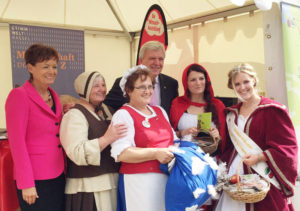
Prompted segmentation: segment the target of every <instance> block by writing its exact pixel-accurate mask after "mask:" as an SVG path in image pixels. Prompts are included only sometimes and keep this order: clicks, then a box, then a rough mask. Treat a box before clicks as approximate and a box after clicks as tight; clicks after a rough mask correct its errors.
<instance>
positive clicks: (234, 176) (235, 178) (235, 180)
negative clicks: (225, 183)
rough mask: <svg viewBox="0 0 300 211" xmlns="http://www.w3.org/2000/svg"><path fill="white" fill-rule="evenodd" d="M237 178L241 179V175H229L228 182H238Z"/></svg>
mask: <svg viewBox="0 0 300 211" xmlns="http://www.w3.org/2000/svg"><path fill="white" fill-rule="evenodd" d="M238 180H239V181H241V177H240V176H237V175H236V174H234V175H232V176H231V177H230V179H229V182H230V183H231V184H236V183H237V182H238Z"/></svg>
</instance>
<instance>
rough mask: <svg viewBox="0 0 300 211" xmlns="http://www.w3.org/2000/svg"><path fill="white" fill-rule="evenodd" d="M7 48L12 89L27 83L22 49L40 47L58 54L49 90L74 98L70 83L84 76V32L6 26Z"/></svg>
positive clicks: (14, 25)
mask: <svg viewBox="0 0 300 211" xmlns="http://www.w3.org/2000/svg"><path fill="white" fill-rule="evenodd" d="M9 29H10V46H11V62H12V78H13V87H17V86H21V85H22V84H23V83H24V82H25V81H26V80H28V79H29V73H28V71H27V69H26V64H25V60H24V55H25V51H26V49H27V48H28V47H29V46H30V45H32V44H34V43H41V44H44V45H48V46H52V47H53V48H55V49H56V50H57V51H58V53H59V63H58V74H57V78H56V80H55V83H54V84H53V85H51V87H52V88H53V89H54V90H55V91H56V92H57V93H58V94H59V95H61V94H68V95H72V96H73V97H77V94H76V92H75V90H74V86H73V82H74V80H75V78H76V77H77V76H78V75H79V74H80V73H82V72H84V67H85V64H84V32H83V31H79V30H68V29H59V28H49V27H38V26H28V25H16V24H10V25H9Z"/></svg>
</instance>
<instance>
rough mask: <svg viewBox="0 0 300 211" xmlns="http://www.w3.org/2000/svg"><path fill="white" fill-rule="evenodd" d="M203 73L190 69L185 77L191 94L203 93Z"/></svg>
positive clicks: (204, 81)
mask: <svg viewBox="0 0 300 211" xmlns="http://www.w3.org/2000/svg"><path fill="white" fill-rule="evenodd" d="M205 83H206V80H205V75H204V74H203V73H200V72H196V71H191V72H190V73H189V75H188V78H187V86H188V90H189V91H190V93H191V95H196V94H203V93H204V90H205Z"/></svg>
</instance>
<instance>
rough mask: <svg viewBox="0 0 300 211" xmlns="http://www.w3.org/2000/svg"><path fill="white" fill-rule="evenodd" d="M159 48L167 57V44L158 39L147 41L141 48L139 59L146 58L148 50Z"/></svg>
mask: <svg viewBox="0 0 300 211" xmlns="http://www.w3.org/2000/svg"><path fill="white" fill-rule="evenodd" d="M158 50H161V51H162V52H163V54H164V57H165V54H166V52H165V46H164V45H163V44H162V43H160V42H158V41H149V42H146V43H145V44H144V45H143V46H142V48H141V50H140V53H139V59H144V56H145V53H146V51H158Z"/></svg>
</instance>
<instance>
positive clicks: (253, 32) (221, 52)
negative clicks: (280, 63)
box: [199, 12, 266, 97]
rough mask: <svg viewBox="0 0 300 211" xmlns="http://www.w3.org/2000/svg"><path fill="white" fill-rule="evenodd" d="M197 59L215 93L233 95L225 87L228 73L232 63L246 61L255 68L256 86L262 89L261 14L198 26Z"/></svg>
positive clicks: (263, 85)
mask: <svg viewBox="0 0 300 211" xmlns="http://www.w3.org/2000/svg"><path fill="white" fill-rule="evenodd" d="M199 37H200V38H199V63H200V64H202V65H203V66H204V67H205V68H206V69H207V70H208V72H209V74H210V76H211V80H212V84H213V87H214V91H215V95H216V96H221V97H233V96H235V95H234V92H233V91H232V90H230V89H228V88H227V73H228V72H229V70H230V69H232V67H234V66H235V65H237V64H239V63H242V62H247V63H250V64H251V65H253V66H254V68H255V69H256V70H257V72H258V77H259V79H260V83H259V86H258V89H259V91H260V92H265V84H266V82H265V62H264V60H265V58H264V33H263V22H262V14H261V13H260V12H258V13H255V14H254V16H251V17H249V15H248V14H247V15H242V16H237V17H233V18H228V20H227V22H224V21H223V20H221V21H215V22H210V23H207V24H205V26H204V27H199Z"/></svg>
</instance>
